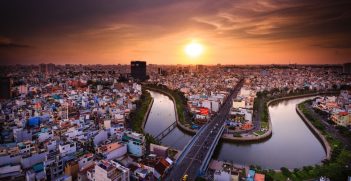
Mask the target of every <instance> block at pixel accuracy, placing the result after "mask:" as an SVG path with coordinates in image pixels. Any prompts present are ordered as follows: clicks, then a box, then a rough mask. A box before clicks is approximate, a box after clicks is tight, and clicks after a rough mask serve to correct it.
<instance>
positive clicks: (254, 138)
mask: <svg viewBox="0 0 351 181" xmlns="http://www.w3.org/2000/svg"><path fill="white" fill-rule="evenodd" d="M335 93H337V92H336V91H331V92H316V93H309V94H301V95H295V96H286V97H281V98H276V99H271V100H269V101H268V102H267V107H268V106H270V105H271V104H274V103H277V102H279V101H284V100H289V99H297V98H303V97H311V96H318V95H328V94H335ZM268 124H269V128H268V131H267V132H265V133H264V134H262V135H259V136H250V137H234V136H232V134H230V135H228V134H227V135H225V134H223V136H222V138H223V140H225V141H229V142H259V141H264V140H267V139H268V138H270V137H271V136H272V134H273V128H272V122H271V118H270V115H269V114H268Z"/></svg>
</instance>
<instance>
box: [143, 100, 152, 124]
mask: <svg viewBox="0 0 351 181" xmlns="http://www.w3.org/2000/svg"><path fill="white" fill-rule="evenodd" d="M153 104H154V98H151V101H150V103H149V105H148V107H147V110H146V113H145V115H144V118H143V123H142V129H144V128H145V124H146V121H147V118H148V117H149V114H150V111H151V108H152V105H153Z"/></svg>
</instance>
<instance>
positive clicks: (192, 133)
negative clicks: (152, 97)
mask: <svg viewBox="0 0 351 181" xmlns="http://www.w3.org/2000/svg"><path fill="white" fill-rule="evenodd" d="M144 88H145V89H146V90H151V91H155V92H159V93H162V94H164V95H166V96H168V97H169V98H170V99H171V100H172V101H173V105H174V111H175V115H176V122H177V127H178V128H179V129H180V130H182V131H184V132H186V133H188V134H191V135H194V134H196V131H195V130H193V129H190V128H188V127H186V126H184V125H183V124H182V123H181V122H180V121H179V116H178V110H177V102H176V100H175V98H174V97H173V96H172V95H171V94H170V93H169V92H167V91H163V90H160V89H157V88H152V87H147V86H145V87H144Z"/></svg>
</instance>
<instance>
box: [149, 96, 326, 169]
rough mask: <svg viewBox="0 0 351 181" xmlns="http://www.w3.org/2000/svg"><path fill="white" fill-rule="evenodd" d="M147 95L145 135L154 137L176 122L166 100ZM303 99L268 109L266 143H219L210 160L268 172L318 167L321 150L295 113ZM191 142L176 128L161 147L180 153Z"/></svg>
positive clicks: (168, 100) (170, 102) (278, 104)
mask: <svg viewBox="0 0 351 181" xmlns="http://www.w3.org/2000/svg"><path fill="white" fill-rule="evenodd" d="M150 93H151V96H152V97H153V98H154V104H153V106H152V108H151V111H150V114H149V117H148V119H147V122H146V124H145V131H146V132H147V133H150V134H152V135H154V136H156V135H157V134H159V133H160V132H161V131H162V130H164V129H165V128H167V127H168V126H169V125H171V124H172V123H173V122H174V121H175V112H174V105H173V102H172V100H171V99H170V98H169V97H167V96H165V95H163V94H160V93H157V92H153V91H150ZM306 99H309V98H298V99H292V100H286V101H281V102H278V103H276V104H274V105H271V106H269V113H270V117H271V121H272V126H273V135H272V137H271V138H270V139H268V140H267V141H264V142H261V143H247V144H242V143H241V144H234V143H228V142H220V143H219V144H218V145H217V148H216V151H215V154H214V156H213V158H214V159H218V160H222V161H229V162H233V163H236V164H241V165H259V166H261V167H262V168H269V169H279V168H281V167H287V168H301V167H303V166H307V165H314V164H318V163H320V162H321V161H322V160H323V159H324V158H325V151H324V149H323V146H322V145H321V143H320V142H319V141H318V139H317V138H316V137H315V136H314V135H313V133H312V132H311V131H310V130H309V129H308V127H307V126H306V125H305V123H304V122H303V121H302V120H301V118H300V117H299V116H298V114H297V113H296V110H295V106H296V104H298V103H300V102H302V101H304V100H306ZM190 139H191V136H190V135H188V134H186V133H183V132H182V131H181V130H179V129H178V128H175V129H174V130H173V131H172V132H171V133H170V134H169V135H167V136H166V137H165V138H164V139H162V144H164V145H166V146H170V147H173V148H176V149H179V150H181V149H183V147H184V146H185V145H186V144H187V143H188V141H189V140H190Z"/></svg>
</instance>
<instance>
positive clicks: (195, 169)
mask: <svg viewBox="0 0 351 181" xmlns="http://www.w3.org/2000/svg"><path fill="white" fill-rule="evenodd" d="M242 85H243V80H241V81H240V82H239V83H238V84H237V85H236V86H235V88H234V89H233V90H231V92H230V95H229V96H228V97H227V99H226V100H225V102H224V103H223V104H222V106H221V108H220V110H219V112H218V113H217V114H216V115H215V116H213V117H212V120H211V121H209V123H208V124H207V126H206V127H205V128H204V129H202V130H200V132H199V133H197V134H196V135H195V136H194V137H193V138H192V139H195V140H194V143H193V144H191V145H189V146H191V147H190V148H188V149H187V150H188V151H187V153H186V154H185V156H184V157H183V158H182V159H181V160H180V162H179V163H177V164H176V165H175V166H174V168H173V169H172V170H171V173H170V175H169V177H168V179H167V180H171V181H179V180H182V177H183V176H184V175H188V179H187V180H195V178H196V177H197V176H198V175H199V174H200V170H199V169H200V167H201V166H202V165H203V163H204V162H205V160H206V159H207V158H208V157H212V153H213V149H214V148H212V147H213V146H214V147H215V146H216V144H217V142H216V139H215V138H216V137H217V136H221V134H222V132H223V126H224V122H225V119H226V117H227V115H228V113H229V111H230V108H231V106H232V100H233V98H235V97H236V96H237V94H238V92H239V91H240V89H241V87H242ZM219 134H220V135H219ZM217 141H218V140H217ZM211 145H212V147H211ZM205 164H206V163H205Z"/></svg>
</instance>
